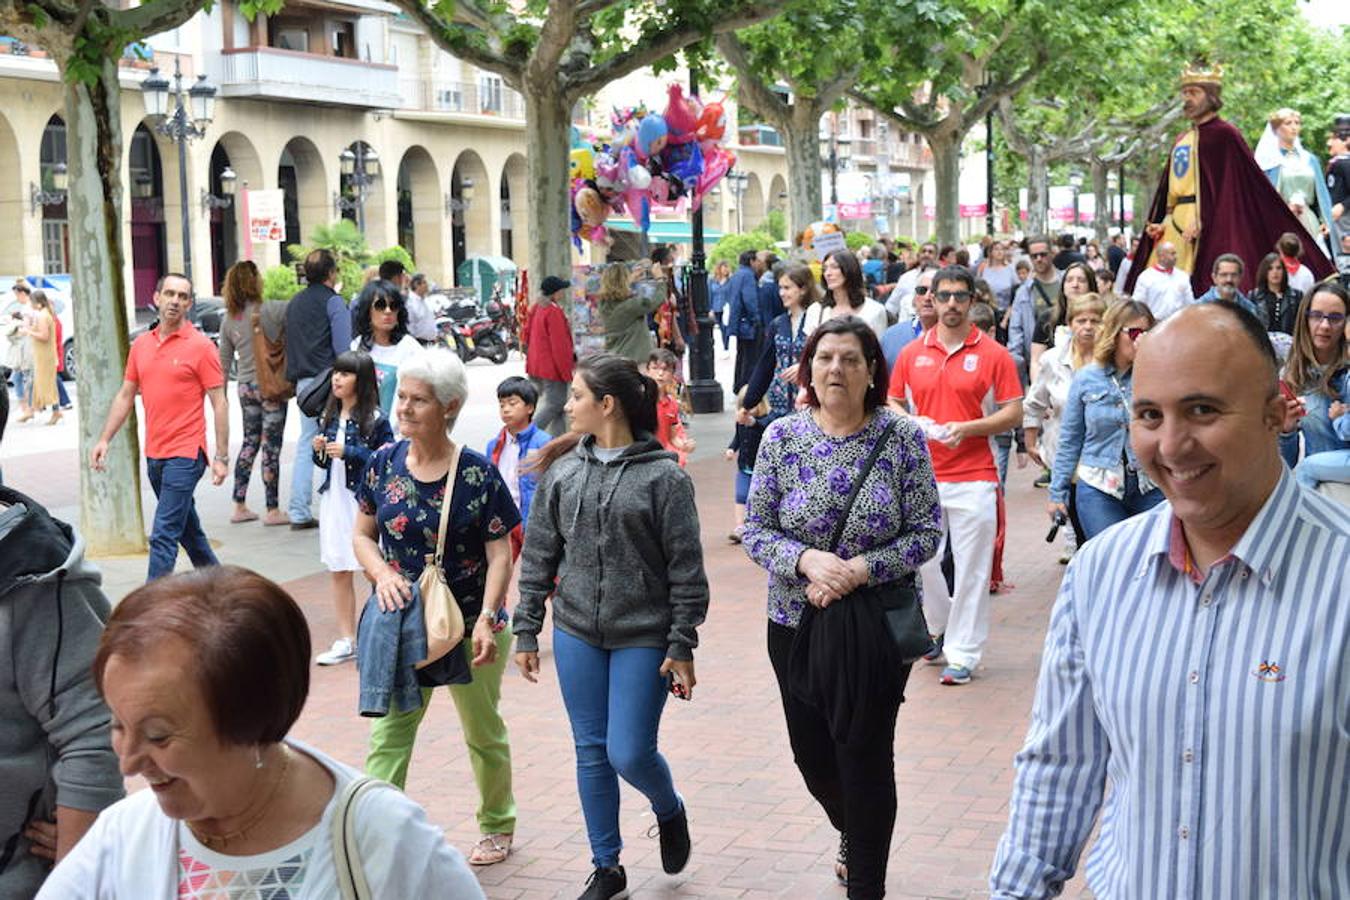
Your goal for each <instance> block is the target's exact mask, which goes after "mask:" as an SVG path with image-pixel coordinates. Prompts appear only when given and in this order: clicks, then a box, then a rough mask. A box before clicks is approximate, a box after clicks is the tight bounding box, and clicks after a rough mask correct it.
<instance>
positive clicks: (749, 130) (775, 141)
mask: <svg viewBox="0 0 1350 900" xmlns="http://www.w3.org/2000/svg"><path fill="white" fill-rule="evenodd" d="M736 132H737V135H738V136H739V138H740V143H741V146H742V147H755V146H760V147H781V146H783V136H782V135H780V134H779V133H778V131H777V130H776V129H775V128H773V127H772V126H769V125H742V126H740V127H739V128H738V129H736Z"/></svg>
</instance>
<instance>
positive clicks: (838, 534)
mask: <svg viewBox="0 0 1350 900" xmlns="http://www.w3.org/2000/svg"><path fill="white" fill-rule="evenodd" d="M899 424H900V420H899V419H892V420H891V422H890V424H889V425H887V426H886V427H885V428H884V429H882V432H881V436H880V437H878V438H877V442H876V443H875V444H873V445H872V452H871V453H869V454H868V455H867V461H866V462H864V463H863V465H862V470H861V471H860V472H859V473H858V480H857V481H855V482H853V489H852V490H851V491H849V492H848V499H847V500H845V501H844V514H843V515H842V516H840V517H839V524H838V525H835V526H834V535H833V536H832V537H831V538H830V548H831V550H832V552H838V551H839V540H840V539H841V538H842V537H843V536H844V526H845V525H847V524H848V511H849V510H851V509H852V508H853V501H854V500H856V499H858V492H859V491H861V490H862V486H863V482H864V481H866V480H867V476H868V475H871V474H872V467H873V466H875V465H876V464H877V458H878V457H880V456H881V451H882V450H883V449H885V447H886V444H888V443H889V442H890V439H891V434H892V433H893V432H894V431H895V429H896V427H898V426H899Z"/></svg>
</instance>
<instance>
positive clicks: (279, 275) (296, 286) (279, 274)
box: [263, 266, 300, 300]
mask: <svg viewBox="0 0 1350 900" xmlns="http://www.w3.org/2000/svg"><path fill="white" fill-rule="evenodd" d="M299 290H300V279H299V278H297V277H296V275H295V268H294V267H293V266H273V267H272V268H270V269H268V270H267V271H266V272H264V273H263V299H264V300H289V299H291V298H292V297H294V296H295V295H296V294H297V293H298V292H299Z"/></svg>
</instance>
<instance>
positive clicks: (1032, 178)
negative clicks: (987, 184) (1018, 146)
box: [1027, 144, 1050, 235]
mask: <svg viewBox="0 0 1350 900" xmlns="http://www.w3.org/2000/svg"><path fill="white" fill-rule="evenodd" d="M1049 210H1050V172H1049V167H1048V166H1047V165H1046V162H1045V148H1044V147H1042V146H1041V145H1040V144H1032V145H1031V146H1030V147H1029V148H1028V153H1027V234H1028V235H1035V234H1046V233H1047V232H1046V225H1047V219H1048V217H1049Z"/></svg>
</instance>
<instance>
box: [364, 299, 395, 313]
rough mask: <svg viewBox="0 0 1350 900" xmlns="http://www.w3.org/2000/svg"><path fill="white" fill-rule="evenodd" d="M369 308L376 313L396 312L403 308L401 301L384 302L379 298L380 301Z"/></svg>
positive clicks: (384, 300)
mask: <svg viewBox="0 0 1350 900" xmlns="http://www.w3.org/2000/svg"><path fill="white" fill-rule="evenodd" d="M371 307H372V308H373V309H374V310H375V311H376V312H398V311H399V310H400V309H402V308H403V301H402V300H386V299H385V298H383V297H381V298H380V299H378V300H376V301H375V302H374V303H372V304H371Z"/></svg>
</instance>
